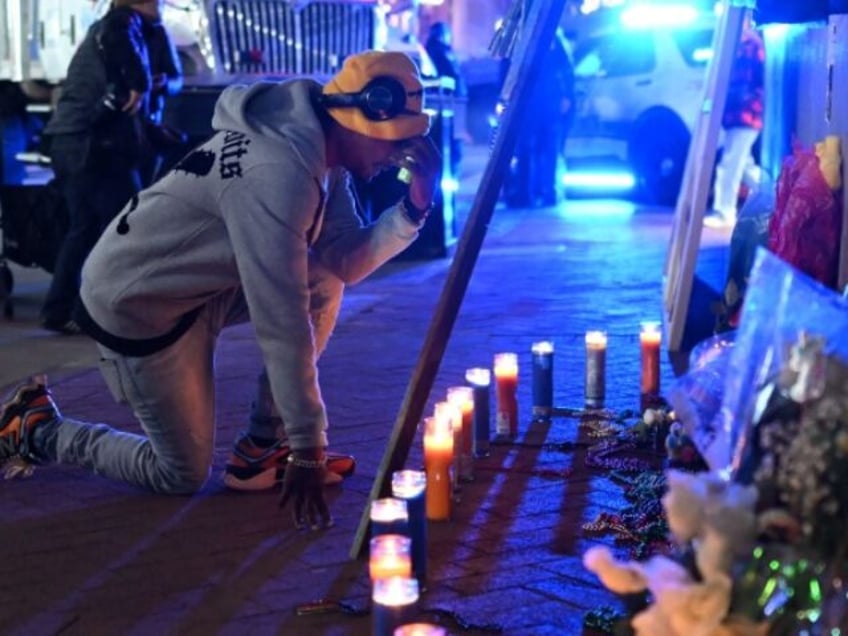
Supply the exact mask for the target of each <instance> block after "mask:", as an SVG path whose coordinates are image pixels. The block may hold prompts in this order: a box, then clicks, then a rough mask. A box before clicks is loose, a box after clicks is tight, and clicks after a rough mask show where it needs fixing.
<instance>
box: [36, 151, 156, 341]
mask: <svg viewBox="0 0 848 636" xmlns="http://www.w3.org/2000/svg"><path fill="white" fill-rule="evenodd" d="M89 154H90V153H89V143H88V138H87V137H86V136H85V135H57V136H56V137H54V138H53V139H52V140H51V145H50V156H51V159H52V165H53V170H54V172H55V173H56V177H57V178H58V179H59V183H60V187H61V188H62V195H63V196H64V198H65V203H66V204H67V208H68V222H69V223H68V233H67V234H66V235H65V238H64V240H63V241H62V247H61V248H60V249H59V254H58V255H57V257H56V265H55V269H54V271H53V279H52V280H51V282H50V288H49V289H48V291H47V296H46V297H45V299H44V305H43V306H42V308H41V318H42V320H43V321H44V322H46V323H50V324H53V325H57V326H60V325H63V324H65V323H66V322H67V321H68V320H69V319H70V317H71V312H72V311H73V308H74V305H75V304H76V300H77V296H78V294H79V285H80V273H81V272H82V266H83V263H84V262H85V259H86V258H87V257H88V254H89V252H91V249H92V248H93V247H94V244H95V243H96V242H97V240H98V239H99V238H100V235H101V234H102V233H103V230H105V229H106V226H107V225H109V223H110V222H111V221H112V219H113V218H115V216H116V215H117V214H118V213H119V212H120V211H121V209H122V208H123V207H124V205H125V204H126V203H127V202H128V201H129V200H130V198H131V197H132V196H133V195H134V194H136V193H137V192H138V190H139V187H140V182H139V176H138V172H137V171H136V170H133V169H132V168H122V167H116V166H110V165H93V164H92V161H91V158H90V156H89Z"/></svg>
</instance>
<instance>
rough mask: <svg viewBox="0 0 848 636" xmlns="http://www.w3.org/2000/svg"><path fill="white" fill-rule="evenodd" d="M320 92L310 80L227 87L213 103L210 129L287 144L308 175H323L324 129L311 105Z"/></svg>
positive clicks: (316, 84) (324, 153)
mask: <svg viewBox="0 0 848 636" xmlns="http://www.w3.org/2000/svg"><path fill="white" fill-rule="evenodd" d="M320 94H321V85H320V84H318V83H317V82H315V81H314V80H310V79H297V80H289V81H286V82H277V83H270V82H258V83H256V84H251V85H249V86H244V85H235V86H230V87H228V88H226V89H225V90H224V91H223V92H222V93H221V97H220V98H219V99H218V102H217V103H216V104H215V113H214V115H213V117H212V128H213V129H214V130H216V131H220V130H232V131H236V132H242V133H246V134H248V135H250V136H252V137H255V136H259V137H260V138H263V139H265V140H267V141H268V142H270V143H271V144H275V143H282V144H286V145H287V146H290V147H291V148H292V149H294V151H295V152H296V153H297V155H298V156H299V157H300V159H301V161H303V164H304V165H305V166H306V168H307V169H308V170H309V172H310V173H311V174H314V175H316V176H318V175H322V174H323V173H324V172H325V171H326V163H327V159H326V150H325V147H324V130H323V128H322V127H321V122H320V121H319V120H318V117H317V115H316V114H315V107H314V103H315V100H316V99H317V98H318V96H319V95H320Z"/></svg>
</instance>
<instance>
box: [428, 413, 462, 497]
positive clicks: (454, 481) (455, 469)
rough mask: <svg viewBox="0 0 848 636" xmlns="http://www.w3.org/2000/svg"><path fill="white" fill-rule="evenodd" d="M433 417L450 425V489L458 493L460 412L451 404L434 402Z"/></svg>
mask: <svg viewBox="0 0 848 636" xmlns="http://www.w3.org/2000/svg"><path fill="white" fill-rule="evenodd" d="M433 416H434V417H435V418H436V419H437V420H438V419H442V420H445V421H447V422H449V423H450V428H451V431H453V460H452V461H451V469H450V475H451V488H452V489H453V490H454V492H459V490H460V485H459V460H460V452H461V448H462V439H461V436H462V411H460V410H459V407H458V406H457V405H456V404H454V403H453V402H448V401H447V400H445V401H444V402H436V406H435V407H434V410H433Z"/></svg>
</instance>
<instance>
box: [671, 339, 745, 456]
mask: <svg viewBox="0 0 848 636" xmlns="http://www.w3.org/2000/svg"><path fill="white" fill-rule="evenodd" d="M735 335H736V334H735V332H726V333H721V334H718V335H716V336H713V337H712V338H708V339H707V340H704V341H703V342H701V343H700V344H698V345H697V346H696V347H695V348H693V349H692V353H691V354H690V356H689V370H688V371H687V372H686V373H685V374H684V375H683V376H681V377H680V378H679V379H678V380H677V381H676V382H675V383H674V384H673V385H672V387H671V388H670V390H669V392H668V401H669V403H670V404H671V406H672V408H673V409H674V412H675V415H676V417H677V419H678V421H679V422H681V423H682V424H683V427H684V429H685V431H686V434H687V435H688V436H689V437H690V438H691V439H692V442H693V443H694V444H695V447H696V448H697V449H698V452H700V453H701V455H702V456H703V458H704V460H705V461H706V462H707V465H708V466H710V467H711V468H712V467H713V464H712V463H711V462H710V458H709V457H708V456H707V455H706V454H705V451H706V452H709V450H710V449H715V448H717V440H716V437H717V436H718V435H720V434H721V432H720V431H719V430H718V429H716V427H715V426H716V424H717V423H718V421H719V419H718V416H719V411H720V410H721V404H722V399H723V396H724V386H725V378H726V377H727V367H728V364H729V362H730V355H731V352H732V349H733V344H734V337H735ZM718 446H720V444H719V445H718ZM719 456H720V457H721V453H719Z"/></svg>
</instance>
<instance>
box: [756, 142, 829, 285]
mask: <svg viewBox="0 0 848 636" xmlns="http://www.w3.org/2000/svg"><path fill="white" fill-rule="evenodd" d="M841 232H842V210H841V204H840V199H839V198H838V197H837V195H836V193H834V192H833V191H832V190H831V189H830V188H829V187H828V185H827V183H826V182H825V180H824V177H823V176H822V174H821V171H820V170H819V160H818V157H817V156H816V154H815V153H814V152H813V151H812V150H809V149H806V148H800V147H796V148H795V150H794V151H793V153H792V155H791V156H789V157H787V158H786V159H785V160H784V162H783V166H782V168H781V171H780V177H779V178H778V181H777V192H776V201H775V210H774V214H773V215H772V217H771V219H770V220H769V228H768V248H769V250H771V251H772V252H774V253H775V254H777V255H778V256H779V257H780V258H782V259H783V260H785V261H786V262H788V263H789V264H790V265H793V266H795V267H796V268H798V269H799V270H801V271H802V272H804V273H805V274H807V275H808V276H810V277H812V278H814V279H816V280H817V281H819V282H820V283H822V284H824V285H827V286H828V287H830V288H835V287H836V282H837V274H838V268H839V244H840V239H841Z"/></svg>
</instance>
